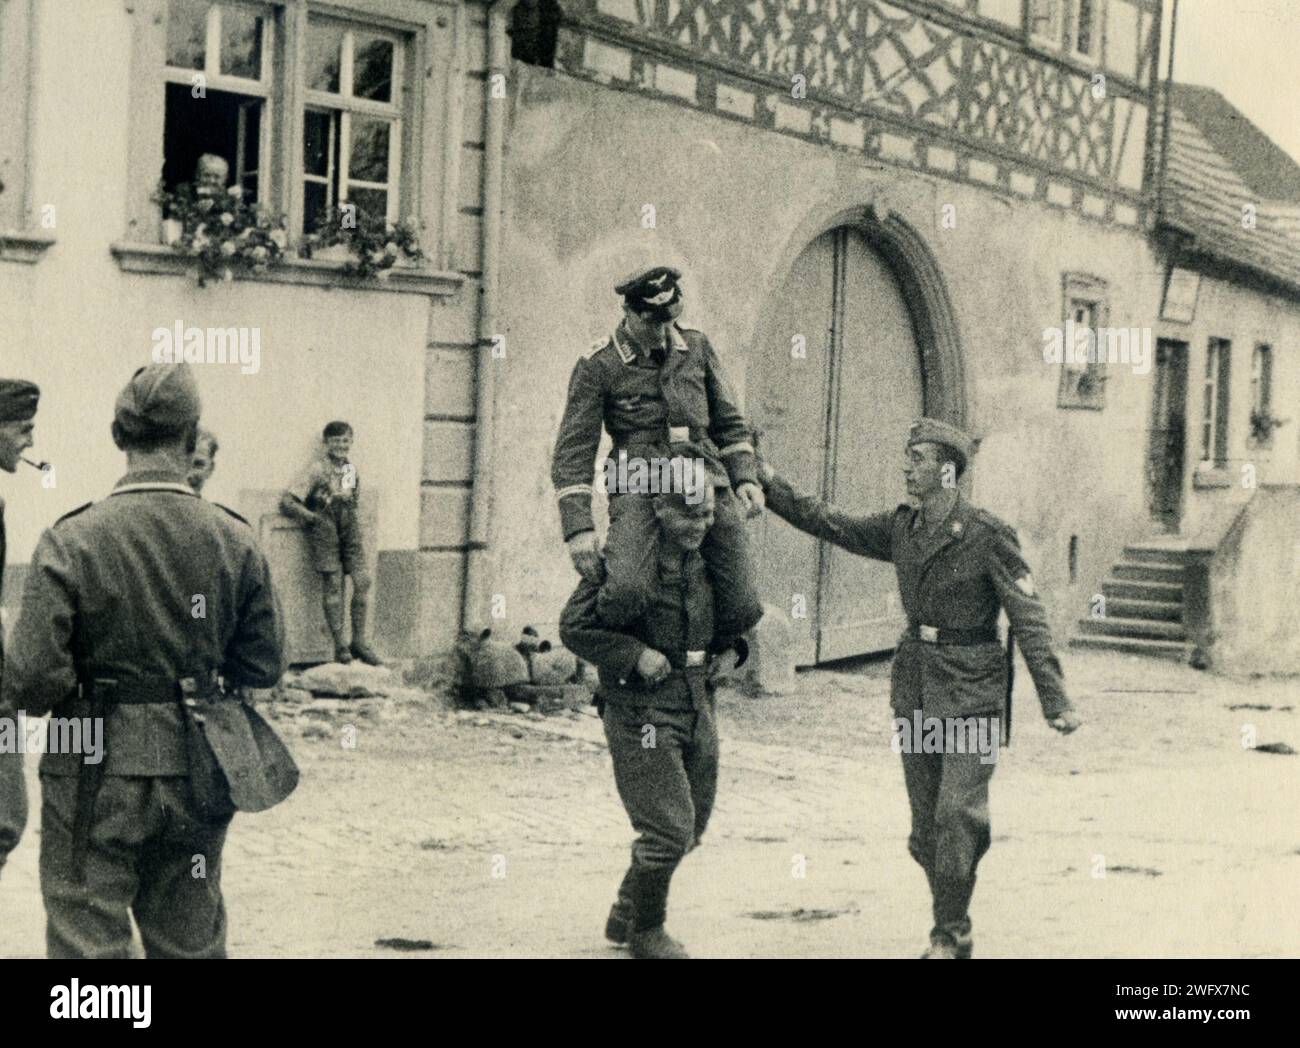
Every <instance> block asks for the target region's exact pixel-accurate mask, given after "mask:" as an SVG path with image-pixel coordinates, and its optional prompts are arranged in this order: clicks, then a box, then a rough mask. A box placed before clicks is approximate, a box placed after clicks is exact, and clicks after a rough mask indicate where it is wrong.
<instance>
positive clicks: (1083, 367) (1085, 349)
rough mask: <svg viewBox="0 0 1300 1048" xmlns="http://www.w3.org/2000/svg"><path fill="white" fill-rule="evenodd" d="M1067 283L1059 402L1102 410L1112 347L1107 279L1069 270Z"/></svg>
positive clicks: (1058, 403) (1069, 405) (1057, 401)
mask: <svg viewBox="0 0 1300 1048" xmlns="http://www.w3.org/2000/svg"><path fill="white" fill-rule="evenodd" d="M1063 283H1064V307H1065V308H1064V313H1065V326H1064V331H1063V333H1062V351H1063V352H1062V361H1061V382H1060V386H1059V388H1058V390H1057V397H1056V404H1057V407H1062V408H1092V409H1094V410H1098V411H1100V410H1101V409H1102V408H1104V407H1105V406H1106V378H1107V375H1106V364H1107V362H1108V360H1109V358H1110V353H1111V348H1112V347H1111V345H1110V339H1109V335H1108V329H1107V316H1108V313H1109V310H1108V306H1107V297H1108V296H1107V288H1106V282H1105V281H1104V280H1101V279H1100V278H1098V277H1094V276H1089V275H1087V274H1084V273H1067V274H1066V275H1065V277H1064V281H1063ZM1116 348H1118V347H1116ZM1117 359H1119V358H1118V356H1117ZM1124 359H1127V357H1125V358H1124Z"/></svg>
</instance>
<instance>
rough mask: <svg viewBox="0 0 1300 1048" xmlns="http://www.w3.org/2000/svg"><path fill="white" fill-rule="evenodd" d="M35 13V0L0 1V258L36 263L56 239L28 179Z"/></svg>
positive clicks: (47, 215)
mask: <svg viewBox="0 0 1300 1048" xmlns="http://www.w3.org/2000/svg"><path fill="white" fill-rule="evenodd" d="M36 15H37V12H36V4H35V0H0V262H27V263H32V262H36V261H38V260H39V259H40V257H41V254H42V253H43V252H44V251H45V250H46V248H48V247H49V246H50V244H52V243H53V242H54V232H53V230H54V225H53V215H52V212H51V211H49V210H48V209H46V208H44V207H43V206H42V204H41V203H40V202H39V201H36V200H34V199H33V198H32V194H31V185H30V182H29V175H30V165H31V158H32V138H31V135H32V119H33V108H34V107H33V105H32V91H33V68H32V67H33V62H32V51H33V48H32V43H33V39H34V36H35V31H36V30H35V27H36Z"/></svg>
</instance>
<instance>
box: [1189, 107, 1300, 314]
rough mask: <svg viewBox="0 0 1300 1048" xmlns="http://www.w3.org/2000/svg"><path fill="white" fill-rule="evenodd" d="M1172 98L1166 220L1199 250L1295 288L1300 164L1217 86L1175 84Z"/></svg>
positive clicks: (1299, 271)
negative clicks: (1250, 217) (1248, 220)
mask: <svg viewBox="0 0 1300 1048" xmlns="http://www.w3.org/2000/svg"><path fill="white" fill-rule="evenodd" d="M1173 100H1174V108H1173V113H1172V119H1171V122H1170V130H1169V168H1168V171H1167V173H1166V199H1165V222H1166V223H1167V224H1170V225H1173V226H1175V227H1177V228H1179V229H1181V230H1183V231H1184V232H1187V233H1190V234H1191V235H1192V236H1193V237H1195V245H1194V250H1196V251H1197V252H1201V253H1204V254H1207V255H1212V256H1215V257H1217V258H1220V259H1222V260H1224V261H1227V262H1230V263H1235V264H1237V265H1241V266H1246V267H1247V268H1249V269H1253V270H1255V271H1257V272H1259V273H1262V274H1264V275H1265V276H1267V277H1271V278H1272V279H1274V280H1279V281H1281V282H1283V283H1285V284H1287V285H1290V286H1291V287H1292V288H1293V289H1295V290H1297V291H1300V164H1297V163H1296V162H1295V161H1294V160H1292V159H1291V158H1290V157H1289V156H1288V155H1287V154H1286V153H1285V152H1283V151H1282V150H1281V149H1280V148H1279V147H1278V146H1277V145H1276V144H1275V143H1273V141H1272V140H1271V139H1269V138H1268V136H1267V135H1265V134H1264V133H1263V132H1262V131H1260V130H1259V128H1257V127H1256V126H1255V125H1254V124H1252V123H1251V122H1250V121H1249V120H1248V119H1247V118H1246V116H1245V115H1244V114H1243V113H1241V112H1240V111H1239V110H1237V109H1236V108H1235V107H1233V106H1232V104H1231V103H1230V102H1228V101H1227V99H1225V98H1224V97H1223V96H1222V95H1220V94H1219V93H1218V92H1217V91H1213V90H1211V89H1210V88H1205V87H1193V86H1190V85H1186V84H1176V85H1175V86H1174V91H1173ZM1247 205H1249V206H1251V207H1253V208H1254V209H1255V227H1254V228H1253V229H1251V228H1247V226H1246V224H1245V223H1244V221H1243V218H1244V216H1245V215H1246V213H1247V212H1246V207H1247Z"/></svg>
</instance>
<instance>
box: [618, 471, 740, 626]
mask: <svg viewBox="0 0 1300 1048" xmlns="http://www.w3.org/2000/svg"><path fill="white" fill-rule="evenodd" d="M715 493H716V500H717V501H716V505H715V507H714V520H713V527H711V528H710V529H709V533H708V534H707V535H706V536H705V537H704V544H703V545H702V546H701V547H700V555H701V556H703V557H704V563H705V565H706V566H707V567H708V569H709V580H710V582H711V583H712V584H713V605H714V633H715V634H716V635H717V636H720V637H734V636H739V635H740V634H742V633H744V632H745V631H746V630H749V629H752V628H753V627H754V626H755V625H756V624H757V623H758V620H759V619H761V618H762V617H763V604H762V601H760V600H759V596H758V590H757V589H756V588H755V586H754V579H753V572H752V571H751V570H750V562H749V551H748V543H747V541H746V535H745V511H744V510H743V509H742V508H741V504H740V499H738V498H737V497H736V495H735V493H734V492H732V490H731V489H730V488H728V487H718V488H716V489H715ZM658 534H659V525H658V523H657V522H656V520H655V511H654V497H653V496H651V495H634V494H621V495H614V496H613V497H611V498H610V500H609V531H608V533H607V534H606V536H605V571H606V578H605V584H604V585H603V586H602V587H601V590H600V596H599V597H598V598H597V603H596V610H597V612H598V613H599V615H600V619H601V621H602V622H603V623H605V625H607V626H611V627H615V628H617V627H619V626H624V625H626V624H627V623H629V622H633V621H635V620H636V619H639V618H640V617H641V616H642V614H643V613H644V612H645V609H646V605H647V604H648V603H649V601H650V597H651V594H652V591H653V588H654V586H655V584H656V582H657V577H656V574H655V560H654V556H655V548H656V541H655V540H656V538H657V536H658Z"/></svg>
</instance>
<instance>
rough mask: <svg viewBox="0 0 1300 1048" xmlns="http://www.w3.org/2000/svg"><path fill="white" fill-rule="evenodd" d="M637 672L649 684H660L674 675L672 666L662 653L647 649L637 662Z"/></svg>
mask: <svg viewBox="0 0 1300 1048" xmlns="http://www.w3.org/2000/svg"><path fill="white" fill-rule="evenodd" d="M636 671H637V673H639V674H641V677H642V679H643V680H644V681H645V682H646V683H647V684H659V683H661V682H662V681H663V680H664V679H665V678H666V677H667V676H668V674H670V673H672V671H673V667H672V664H671V663H670V662H669V661H668V660H667V659H666V658H665V657H664V655H663V654H662V653H661V652H658V651H655V650H654V648H646V649H645V650H644V651H642V652H641V657H640V658H638V659H637V660H636Z"/></svg>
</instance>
